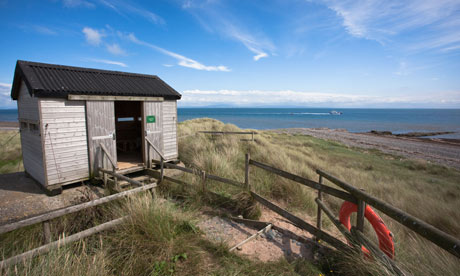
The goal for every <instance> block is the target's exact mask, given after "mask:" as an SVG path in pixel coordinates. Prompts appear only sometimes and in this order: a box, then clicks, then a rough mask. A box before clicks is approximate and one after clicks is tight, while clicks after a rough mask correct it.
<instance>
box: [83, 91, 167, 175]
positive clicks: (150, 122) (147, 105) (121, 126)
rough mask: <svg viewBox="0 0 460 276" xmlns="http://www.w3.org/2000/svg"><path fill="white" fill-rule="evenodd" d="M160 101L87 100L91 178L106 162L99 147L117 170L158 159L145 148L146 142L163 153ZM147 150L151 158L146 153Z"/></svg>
mask: <svg viewBox="0 0 460 276" xmlns="http://www.w3.org/2000/svg"><path fill="white" fill-rule="evenodd" d="M162 103H163V101H129V100H128V101H126V100H112V101H101V100H87V101H86V117H87V129H88V144H89V155H90V167H91V172H92V174H93V175H97V173H98V168H99V167H101V166H102V164H103V163H104V165H105V169H108V170H110V169H111V167H110V166H111V164H110V162H109V160H105V161H106V162H102V158H107V157H106V156H104V155H103V154H102V152H101V148H100V144H101V143H103V144H104V146H105V147H106V148H107V150H108V151H109V154H110V155H111V156H112V158H113V159H114V160H115V162H117V167H118V169H119V170H123V169H128V168H132V167H142V166H144V165H146V164H148V160H147V158H148V156H150V157H151V158H152V159H157V160H159V159H160V157H159V155H158V153H156V152H155V151H154V150H153V149H152V148H150V147H149V146H148V145H147V139H148V140H149V141H150V142H151V143H152V144H153V145H155V146H156V147H157V148H158V149H159V150H161V151H163V125H162V123H163V118H162V117H163V116H162V112H163V105H162ZM147 150H150V155H149V154H148V153H147Z"/></svg>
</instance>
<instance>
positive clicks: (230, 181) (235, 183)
mask: <svg viewBox="0 0 460 276" xmlns="http://www.w3.org/2000/svg"><path fill="white" fill-rule="evenodd" d="M164 165H165V167H166V168H171V169H176V170H180V171H183V172H187V173H191V174H195V175H198V176H202V172H201V171H198V170H194V169H191V168H186V167H182V166H178V165H174V164H169V163H165V164H164ZM204 177H205V178H206V179H210V180H214V181H219V182H222V183H226V184H230V185H233V186H235V187H240V188H242V187H244V186H245V185H244V183H240V182H238V181H235V180H233V179H228V178H224V177H220V176H217V175H213V174H209V173H206V174H205V176H204Z"/></svg>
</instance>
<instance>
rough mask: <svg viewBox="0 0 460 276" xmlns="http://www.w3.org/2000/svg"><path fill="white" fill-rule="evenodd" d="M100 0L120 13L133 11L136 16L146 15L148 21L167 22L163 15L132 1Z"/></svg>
mask: <svg viewBox="0 0 460 276" xmlns="http://www.w3.org/2000/svg"><path fill="white" fill-rule="evenodd" d="M99 2H100V3H101V4H102V5H104V6H106V7H108V8H110V9H112V10H114V11H115V12H116V13H118V14H120V15H123V16H125V13H131V14H133V15H135V16H141V17H144V18H145V19H147V20H148V21H150V22H152V23H155V24H165V20H164V19H163V18H162V17H161V16H159V15H158V14H156V13H153V12H151V11H149V10H147V9H146V8H144V7H138V6H135V5H134V4H132V3H128V2H125V1H121V0H111V1H106V0H99Z"/></svg>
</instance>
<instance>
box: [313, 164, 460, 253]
mask: <svg viewBox="0 0 460 276" xmlns="http://www.w3.org/2000/svg"><path fill="white" fill-rule="evenodd" d="M316 172H317V173H318V174H319V175H322V176H323V177H324V178H326V179H328V180H329V181H331V182H332V183H334V184H336V185H337V186H339V187H341V188H342V189H344V190H346V191H348V192H350V193H351V194H352V195H353V196H355V197H356V198H358V199H360V200H362V201H364V202H366V203H367V204H369V205H371V206H372V207H374V208H375V209H377V210H379V211H381V212H382V213H384V214H386V215H387V216H389V217H390V218H392V219H394V220H396V221H397V222H399V223H401V224H402V225H404V226H406V227H407V228H409V229H411V230H413V231H414V232H415V233H417V234H419V235H420V236H422V237H424V238H426V239H427V240H429V241H431V242H432V243H434V244H436V245H437V246H439V247H441V248H442V249H444V250H446V251H447V252H449V253H451V254H453V255H454V256H456V257H457V258H460V240H458V239H456V238H455V237H453V236H451V235H449V234H447V233H444V232H443V231H441V230H439V229H437V228H436V227H434V226H432V225H430V224H428V223H426V222H424V221H422V220H420V219H418V218H416V217H414V216H411V215H409V214H408V213H406V212H404V211H402V210H400V209H398V208H396V207H393V206H391V205H389V204H387V203H385V202H383V201H381V200H380V199H377V198H375V197H373V196H371V195H369V194H368V193H366V192H364V191H361V190H360V189H357V188H355V187H353V186H351V185H349V184H347V183H345V182H343V181H341V180H339V179H338V178H336V177H335V176H332V175H330V174H329V173H326V172H324V171H322V170H317V171H316Z"/></svg>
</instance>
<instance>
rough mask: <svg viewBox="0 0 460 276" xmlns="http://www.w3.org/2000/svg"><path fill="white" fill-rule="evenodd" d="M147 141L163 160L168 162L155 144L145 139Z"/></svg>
mask: <svg viewBox="0 0 460 276" xmlns="http://www.w3.org/2000/svg"><path fill="white" fill-rule="evenodd" d="M145 141H147V143H148V144H149V145H150V146H151V147H152V148H153V149H154V150H155V151H156V152H157V153H158V155H160V157H161V158H163V160H166V158H165V157H164V156H163V154H162V153H161V152H160V151H159V150H158V149H157V147H155V146H154V145H153V143H152V142H151V141H150V140H149V139H148V138H147V137H145Z"/></svg>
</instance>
